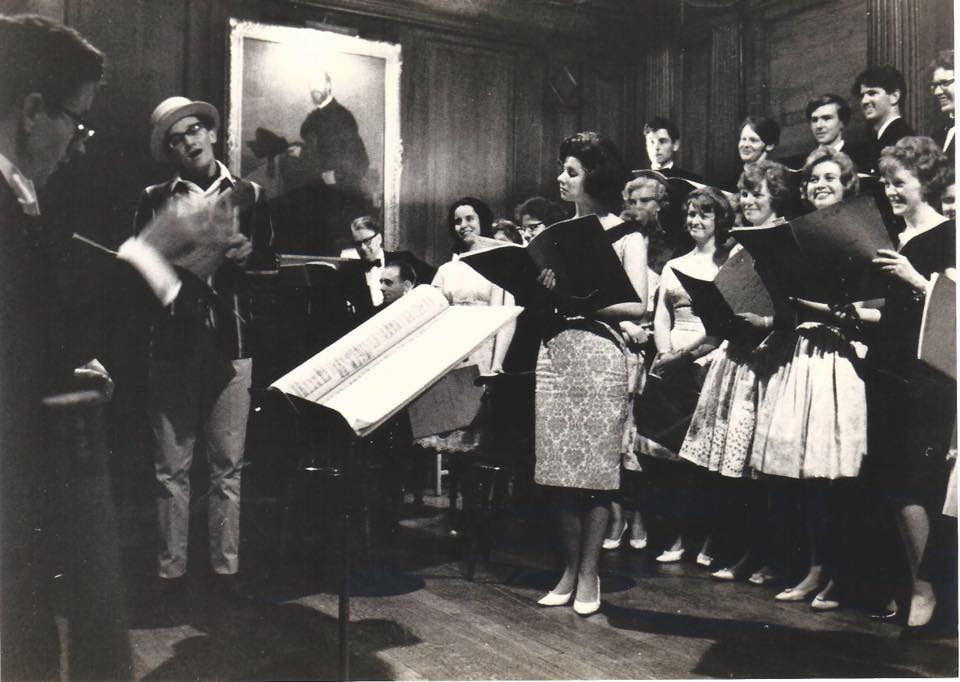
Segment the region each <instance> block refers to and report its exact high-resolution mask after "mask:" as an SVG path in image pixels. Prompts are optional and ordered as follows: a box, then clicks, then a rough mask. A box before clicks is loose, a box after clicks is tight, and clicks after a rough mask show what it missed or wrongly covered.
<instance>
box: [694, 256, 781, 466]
mask: <svg viewBox="0 0 960 682" xmlns="http://www.w3.org/2000/svg"><path fill="white" fill-rule="evenodd" d="M737 248H739V247H737ZM734 253H736V249H735V250H734V251H732V252H731V255H733V254H734ZM769 352H770V350H769V347H768V345H767V344H764V345H762V346H760V347H756V348H755V347H753V346H751V345H750V344H747V343H743V342H738V341H730V340H726V341H724V342H723V343H722V344H720V347H719V348H718V349H717V351H716V354H715V355H714V357H713V360H712V361H711V363H710V367H709V369H708V370H707V376H706V378H705V379H704V382H703V387H702V388H701V389H700V400H699V401H698V402H697V408H696V410H695V411H694V413H693V416H692V417H691V418H690V427H689V429H688V430H687V436H686V438H685V439H684V441H683V446H682V447H681V448H680V453H679V454H680V457H681V458H682V459H685V460H687V461H689V462H692V463H693V464H696V465H697V466H701V467H703V468H705V469H708V470H709V471H714V472H717V473H719V474H721V475H722V476H729V477H733V478H742V477H744V476H750V475H751V474H752V469H750V467H749V463H750V452H751V449H752V447H753V437H754V431H755V430H756V424H757V408H758V406H759V404H760V402H761V401H762V399H763V394H764V392H765V388H766V378H767V377H766V368H767V367H768V365H769V358H768V355H769Z"/></svg>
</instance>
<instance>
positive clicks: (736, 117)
mask: <svg viewBox="0 0 960 682" xmlns="http://www.w3.org/2000/svg"><path fill="white" fill-rule="evenodd" d="M740 32H741V27H740V22H739V20H738V18H730V19H729V20H727V21H724V22H722V23H720V24H718V25H715V26H714V27H713V30H712V31H711V35H710V38H711V39H710V98H709V104H708V107H709V122H708V125H709V127H710V134H709V137H708V138H707V163H706V166H705V167H704V168H705V177H708V178H714V179H719V178H727V177H730V176H731V175H733V174H734V173H736V172H737V169H738V166H739V160H738V156H737V152H736V149H737V141H738V139H739V136H738V134H737V133H738V131H737V128H738V126H739V124H740V121H741V120H742V115H741V110H742V108H743V104H742V89H741V88H742V86H741V80H742V77H741V70H742V69H741V66H742V58H743V53H742V50H741V44H740ZM715 181H716V180H715Z"/></svg>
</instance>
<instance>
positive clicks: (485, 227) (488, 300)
mask: <svg viewBox="0 0 960 682" xmlns="http://www.w3.org/2000/svg"><path fill="white" fill-rule="evenodd" d="M492 221H493V212H492V211H491V210H490V208H489V207H488V206H487V205H486V204H485V203H484V202H482V201H480V200H479V199H475V198H473V197H463V198H461V199H457V200H456V201H455V202H453V203H452V204H451V205H450V209H449V210H448V211H447V226H448V228H449V230H450V236H451V237H452V238H453V258H452V259H451V260H449V261H448V262H446V263H444V264H443V265H441V266H440V267H439V268H438V269H437V274H436V276H435V277H434V278H433V282H432V284H433V286H435V287H437V288H438V289H440V291H442V292H443V294H444V296H446V297H447V300H448V301H450V304H451V305H513V304H514V300H513V296H512V295H511V294H510V293H508V292H506V291H504V290H503V289H501V288H500V287H498V286H496V285H495V284H493V282H491V281H490V280H488V279H486V278H485V277H483V276H482V275H481V274H480V273H478V272H477V271H476V270H474V269H473V268H471V267H470V266H469V265H467V264H466V263H464V262H463V261H461V260H460V257H459V256H460V254H462V253H468V252H470V251H474V250H476V249H481V248H485V247H488V246H491V245H495V244H499V242H496V241H494V240H493V239H492V238H491V223H492ZM514 329H515V325H514V324H513V323H511V324H508V325H506V326H505V327H503V328H502V329H501V330H500V331H499V332H497V334H496V335H495V336H493V337H491V338H490V339H488V340H487V341H485V342H484V343H483V344H481V345H480V347H478V348H477V349H476V350H474V351H473V352H472V353H470V355H469V356H468V357H467V358H466V359H465V360H464V361H463V363H462V366H469V365H476V366H477V368H478V369H479V370H480V373H481V374H498V373H500V372H502V371H503V361H504V358H505V357H506V354H507V349H508V348H509V346H510V342H511V340H512V339H513V333H514ZM487 434H488V431H487V430H486V429H485V425H484V424H483V423H482V422H480V421H478V422H477V423H475V424H473V425H471V426H468V427H466V428H463V429H457V430H456V431H453V432H451V433H448V434H444V435H438V436H428V437H426V438H421V439H420V440H418V441H417V444H418V445H420V446H421V447H426V448H432V449H434V450H436V451H437V452H439V453H442V454H454V453H472V452H477V451H478V450H479V449H480V448H481V447H482V444H483V439H484V437H485V436H486V435H487ZM451 465H452V466H455V465H454V464H453V463H451ZM450 482H451V484H450V509H451V512H453V511H454V510H455V509H456V504H457V493H458V488H457V474H456V472H455V471H454V469H453V468H451V474H450Z"/></svg>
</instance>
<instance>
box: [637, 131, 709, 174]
mask: <svg viewBox="0 0 960 682" xmlns="http://www.w3.org/2000/svg"><path fill="white" fill-rule="evenodd" d="M643 136H644V138H645V140H646V143H647V158H648V159H650V168H651V170H655V171H660V172H661V173H663V174H664V175H666V176H667V177H668V178H683V179H684V180H693V181H694V182H700V183H702V182H703V178H702V177H700V176H699V175H697V174H696V173H691V172H690V171H687V170H684V169H682V168H680V167H678V166H677V164H676V161H675V159H676V156H677V154H678V153H679V152H680V129H679V128H677V126H676V124H675V123H673V121H670V120H668V119H666V118H663V117H662V116H654V117H653V118H651V119H650V120H649V121H647V122H646V123H645V124H644V126H643Z"/></svg>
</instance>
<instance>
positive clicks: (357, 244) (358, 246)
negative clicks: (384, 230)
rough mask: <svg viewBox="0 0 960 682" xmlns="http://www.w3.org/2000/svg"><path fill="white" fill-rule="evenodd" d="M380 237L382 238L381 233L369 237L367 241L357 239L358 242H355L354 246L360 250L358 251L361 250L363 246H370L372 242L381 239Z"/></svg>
mask: <svg viewBox="0 0 960 682" xmlns="http://www.w3.org/2000/svg"><path fill="white" fill-rule="evenodd" d="M379 236H380V233H379V232H377V233H376V234H372V235H370V236H369V237H367V238H366V239H357V240H356V241H354V242H353V245H354V246H355V247H356V248H358V249H359V248H360V247H361V246H370V244H371V242H373V240H374V239H376V238H377V237H379Z"/></svg>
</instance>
